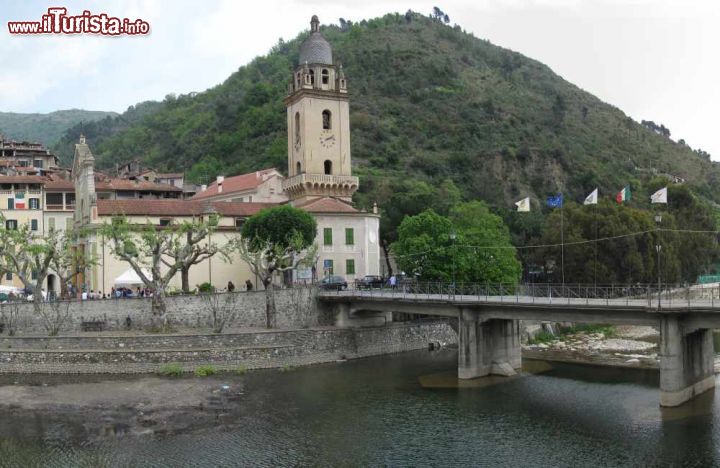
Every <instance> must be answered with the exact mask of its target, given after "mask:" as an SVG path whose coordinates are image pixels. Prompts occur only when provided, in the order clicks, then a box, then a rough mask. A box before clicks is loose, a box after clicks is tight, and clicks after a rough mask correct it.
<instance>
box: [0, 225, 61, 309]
mask: <svg viewBox="0 0 720 468" xmlns="http://www.w3.org/2000/svg"><path fill="white" fill-rule="evenodd" d="M0 223H2V224H3V225H4V224H5V223H4V219H2V218H1V217H0ZM68 244H69V241H68V236H67V235H66V233H64V232H62V231H57V230H55V229H50V231H48V233H47V234H38V233H35V232H34V231H33V230H32V229H31V227H30V224H23V225H21V226H19V227H18V229H0V265H1V266H0V270H2V271H5V272H8V273H12V274H14V275H17V277H18V278H19V279H20V281H22V283H23V285H24V286H25V288H26V289H28V290H29V291H31V292H32V294H33V309H34V311H35V312H36V313H38V314H39V313H40V312H41V308H42V301H43V292H42V289H43V283H44V282H45V278H47V276H48V273H49V271H50V268H51V266H52V265H53V264H55V265H56V266H58V268H69V264H70V263H71V262H72V258H71V256H70V255H68V253H67V246H68Z"/></svg>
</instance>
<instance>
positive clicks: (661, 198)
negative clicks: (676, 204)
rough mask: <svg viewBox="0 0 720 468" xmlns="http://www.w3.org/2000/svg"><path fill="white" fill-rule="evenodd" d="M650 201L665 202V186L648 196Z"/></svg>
mask: <svg viewBox="0 0 720 468" xmlns="http://www.w3.org/2000/svg"><path fill="white" fill-rule="evenodd" d="M650 203H667V187H665V188H661V189H660V190H658V191H657V192H655V193H653V194H652V195H651V196H650Z"/></svg>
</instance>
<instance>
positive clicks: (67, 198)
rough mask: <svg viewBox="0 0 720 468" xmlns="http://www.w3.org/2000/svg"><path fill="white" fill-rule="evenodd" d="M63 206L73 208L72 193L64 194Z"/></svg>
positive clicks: (73, 199) (73, 196) (73, 198)
mask: <svg viewBox="0 0 720 468" xmlns="http://www.w3.org/2000/svg"><path fill="white" fill-rule="evenodd" d="M65 204H66V205H68V207H74V206H75V194H74V193H66V194H65Z"/></svg>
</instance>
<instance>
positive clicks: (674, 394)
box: [660, 315, 715, 406]
mask: <svg viewBox="0 0 720 468" xmlns="http://www.w3.org/2000/svg"><path fill="white" fill-rule="evenodd" d="M714 358H715V352H714V349H713V339H712V330H710V329H708V328H700V329H692V330H685V329H684V328H683V325H682V323H681V321H680V319H679V318H678V317H674V316H668V315H666V316H663V317H662V318H661V319H660V406H679V405H681V404H683V403H685V402H686V401H688V400H690V399H691V398H694V397H695V396H697V395H699V394H701V393H703V392H705V391H707V390H709V389H711V388H713V387H714V386H715V373H714Z"/></svg>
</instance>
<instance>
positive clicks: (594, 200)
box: [583, 189, 598, 205]
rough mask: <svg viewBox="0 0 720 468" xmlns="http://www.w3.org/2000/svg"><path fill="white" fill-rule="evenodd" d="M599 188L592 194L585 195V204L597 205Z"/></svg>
mask: <svg viewBox="0 0 720 468" xmlns="http://www.w3.org/2000/svg"><path fill="white" fill-rule="evenodd" d="M597 198H598V189H595V190H593V191H592V192H591V193H590V195H588V196H587V197H585V201H584V202H583V205H597Z"/></svg>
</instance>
